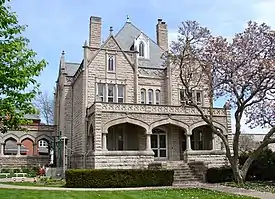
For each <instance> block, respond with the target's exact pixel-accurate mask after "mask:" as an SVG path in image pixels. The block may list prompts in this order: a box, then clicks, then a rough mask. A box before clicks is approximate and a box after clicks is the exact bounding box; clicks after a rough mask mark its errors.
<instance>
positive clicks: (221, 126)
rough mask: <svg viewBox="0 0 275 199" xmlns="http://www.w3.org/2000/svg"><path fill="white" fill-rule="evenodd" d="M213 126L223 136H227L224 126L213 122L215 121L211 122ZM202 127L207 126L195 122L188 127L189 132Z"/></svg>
mask: <svg viewBox="0 0 275 199" xmlns="http://www.w3.org/2000/svg"><path fill="white" fill-rule="evenodd" d="M213 124H214V126H215V127H217V128H219V129H220V130H221V131H222V132H223V134H225V135H227V134H228V131H227V129H226V127H225V126H224V125H222V124H220V123H218V122H215V121H213ZM204 125H207V123H206V122H205V121H199V122H196V123H194V124H192V125H191V126H190V127H189V132H192V131H193V130H194V129H195V128H197V127H200V126H204Z"/></svg>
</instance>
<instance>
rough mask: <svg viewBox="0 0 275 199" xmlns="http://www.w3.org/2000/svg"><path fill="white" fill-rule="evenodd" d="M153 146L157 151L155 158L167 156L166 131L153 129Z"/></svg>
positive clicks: (155, 151)
mask: <svg viewBox="0 0 275 199" xmlns="http://www.w3.org/2000/svg"><path fill="white" fill-rule="evenodd" d="M151 148H152V150H153V151H154V153H155V159H166V158H167V136H166V132H165V131H163V130H161V129H153V134H152V136H151Z"/></svg>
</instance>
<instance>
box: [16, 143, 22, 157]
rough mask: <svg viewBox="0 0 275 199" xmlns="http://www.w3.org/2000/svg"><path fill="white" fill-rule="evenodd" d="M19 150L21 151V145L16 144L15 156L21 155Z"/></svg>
mask: <svg viewBox="0 0 275 199" xmlns="http://www.w3.org/2000/svg"><path fill="white" fill-rule="evenodd" d="M20 149H21V143H17V154H16V155H21V153H20Z"/></svg>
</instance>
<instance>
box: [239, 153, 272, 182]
mask: <svg viewBox="0 0 275 199" xmlns="http://www.w3.org/2000/svg"><path fill="white" fill-rule="evenodd" d="M249 155H250V153H243V154H241V155H240V157H239V162H240V165H243V164H244V162H245V160H246V159H247V158H248V156H249ZM274 170H275V152H273V151H272V150H270V149H265V150H263V151H262V152H261V153H260V154H259V155H258V158H257V159H256V160H255V161H254V162H253V163H252V164H251V166H250V168H249V169H248V172H247V178H246V180H260V181H269V180H273V181H274V180H275V173H274Z"/></svg>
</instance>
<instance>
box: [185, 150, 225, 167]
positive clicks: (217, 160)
mask: <svg viewBox="0 0 275 199" xmlns="http://www.w3.org/2000/svg"><path fill="white" fill-rule="evenodd" d="M185 155H186V156H187V158H188V162H197V161H198V162H203V163H204V165H206V166H207V167H208V168H211V167H222V166H225V165H227V164H228V160H227V158H226V156H225V152H224V151H220V150H211V151H186V152H185Z"/></svg>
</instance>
